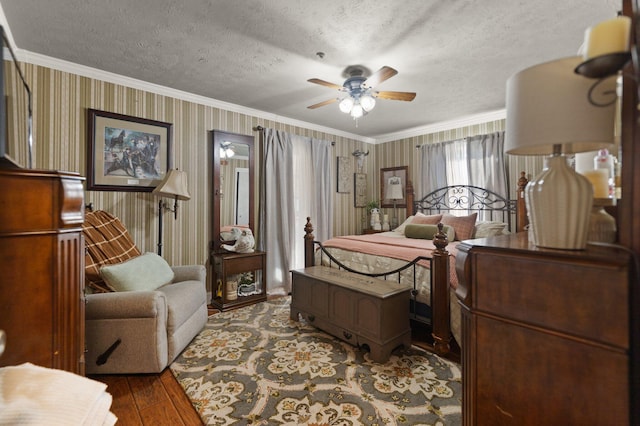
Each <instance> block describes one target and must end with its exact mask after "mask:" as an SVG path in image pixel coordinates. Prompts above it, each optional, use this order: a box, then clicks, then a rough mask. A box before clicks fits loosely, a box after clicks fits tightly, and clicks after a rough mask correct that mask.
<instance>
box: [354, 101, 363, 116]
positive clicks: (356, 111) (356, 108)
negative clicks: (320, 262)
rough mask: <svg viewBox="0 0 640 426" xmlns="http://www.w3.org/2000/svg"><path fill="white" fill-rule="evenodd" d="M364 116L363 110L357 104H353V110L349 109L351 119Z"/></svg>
mask: <svg viewBox="0 0 640 426" xmlns="http://www.w3.org/2000/svg"><path fill="white" fill-rule="evenodd" d="M363 115H364V110H363V109H362V105H360V104H359V103H357V104H355V105H354V106H353V108H351V116H352V117H353V118H360V117H362V116H363Z"/></svg>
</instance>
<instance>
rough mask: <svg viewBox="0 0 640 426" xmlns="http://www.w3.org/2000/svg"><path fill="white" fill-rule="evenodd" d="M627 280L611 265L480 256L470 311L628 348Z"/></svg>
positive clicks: (622, 272) (541, 258) (520, 257)
mask: <svg viewBox="0 0 640 426" xmlns="http://www.w3.org/2000/svg"><path fill="white" fill-rule="evenodd" d="M627 274H628V271H627V269H626V268H622V267H620V266H617V265H615V264H611V263H603V264H595V263H587V262H581V261H567V260H566V259H565V260H563V261H558V260H554V259H552V258H550V257H548V256H547V257H537V256H513V255H502V254H500V253H495V254H492V255H491V256H486V255H485V256H478V257H477V258H476V273H475V277H476V281H475V289H474V291H473V292H474V294H475V295H476V297H475V301H474V305H475V308H476V309H477V310H478V311H479V312H482V311H485V312H490V313H491V314H492V315H496V316H501V317H504V318H506V319H511V320H516V321H520V322H522V323H525V324H529V325H533V326H539V327H544V328H548V329H554V330H556V331H559V332H562V333H567V334H571V335H576V336H580V337H584V338H588V339H592V340H595V341H600V342H602V343H606V344H611V345H615V346H618V347H620V348H628V347H629V338H628V336H629V330H628V326H627V324H628V322H629V318H628V310H627V309H625V307H626V305H627V300H628V275H627Z"/></svg>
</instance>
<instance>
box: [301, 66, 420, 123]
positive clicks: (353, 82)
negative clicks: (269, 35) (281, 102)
mask: <svg viewBox="0 0 640 426" xmlns="http://www.w3.org/2000/svg"><path fill="white" fill-rule="evenodd" d="M345 72H346V73H347V75H349V77H348V78H347V79H346V80H345V82H344V83H343V84H342V86H340V85H338V84H334V83H329V82H328V81H324V80H321V79H319V78H311V79H309V80H307V81H308V82H310V83H314V84H319V85H321V86H326V87H330V88H332V89H336V90H338V91H340V92H344V93H347V94H348V96H345V97H343V98H339V97H338V98H333V99H328V100H326V101H323V102H319V103H317V104H313V105H310V106H308V107H307V108H309V109H316V108H320V107H322V106H325V105H329V104H332V103H334V102H340V104H339V106H340V110H341V111H342V112H344V113H348V114H351V116H352V117H353V118H354V119H357V118H360V117H362V116H363V115H364V114H366V113H368V112H369V111H371V110H372V109H373V108H374V107H375V105H376V100H375V99H376V98H380V99H389V100H394V101H412V100H413V99H414V98H415V97H416V94H415V92H390V91H378V90H374V89H373V88H374V87H375V86H377V85H379V84H380V83H382V82H384V81H386V80H388V79H390V78H391V77H393V76H394V75H396V74H398V71H396V70H395V69H393V68H391V67H388V66H383V67H382V68H380V69H379V70H378V71H376V72H375V73H373V74H372V75H371V76H369V77H368V78H367V77H365V76H364V69H363V68H361V67H358V66H354V67H349V68H347V70H346V71H345Z"/></svg>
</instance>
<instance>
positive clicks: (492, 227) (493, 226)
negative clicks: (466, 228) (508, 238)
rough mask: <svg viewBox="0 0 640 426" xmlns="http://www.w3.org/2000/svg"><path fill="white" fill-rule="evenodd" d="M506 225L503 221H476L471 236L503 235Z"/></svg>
mask: <svg viewBox="0 0 640 426" xmlns="http://www.w3.org/2000/svg"><path fill="white" fill-rule="evenodd" d="M506 227H507V224H506V223H504V222H492V221H489V222H478V223H476V226H475V231H474V234H473V238H486V237H493V236H496V235H503V234H506V233H507V232H506V231H505V228H506Z"/></svg>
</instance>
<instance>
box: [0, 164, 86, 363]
mask: <svg viewBox="0 0 640 426" xmlns="http://www.w3.org/2000/svg"><path fill="white" fill-rule="evenodd" d="M83 180H84V178H82V177H80V176H79V175H78V174H75V173H68V172H54V171H41V170H20V169H15V170H0V187H1V188H2V190H1V191H0V271H1V273H0V329H1V330H4V331H5V332H6V337H7V342H6V343H7V345H6V349H5V352H4V354H3V355H2V356H1V357H0V366H5V365H17V364H21V363H24V362H31V363H34V364H37V365H41V366H43V367H50V368H59V369H62V370H67V371H71V372H74V373H77V374H81V375H84V240H83V237H82V227H81V225H82V223H83V221H84V207H83V200H84V192H83V185H82V182H83Z"/></svg>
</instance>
